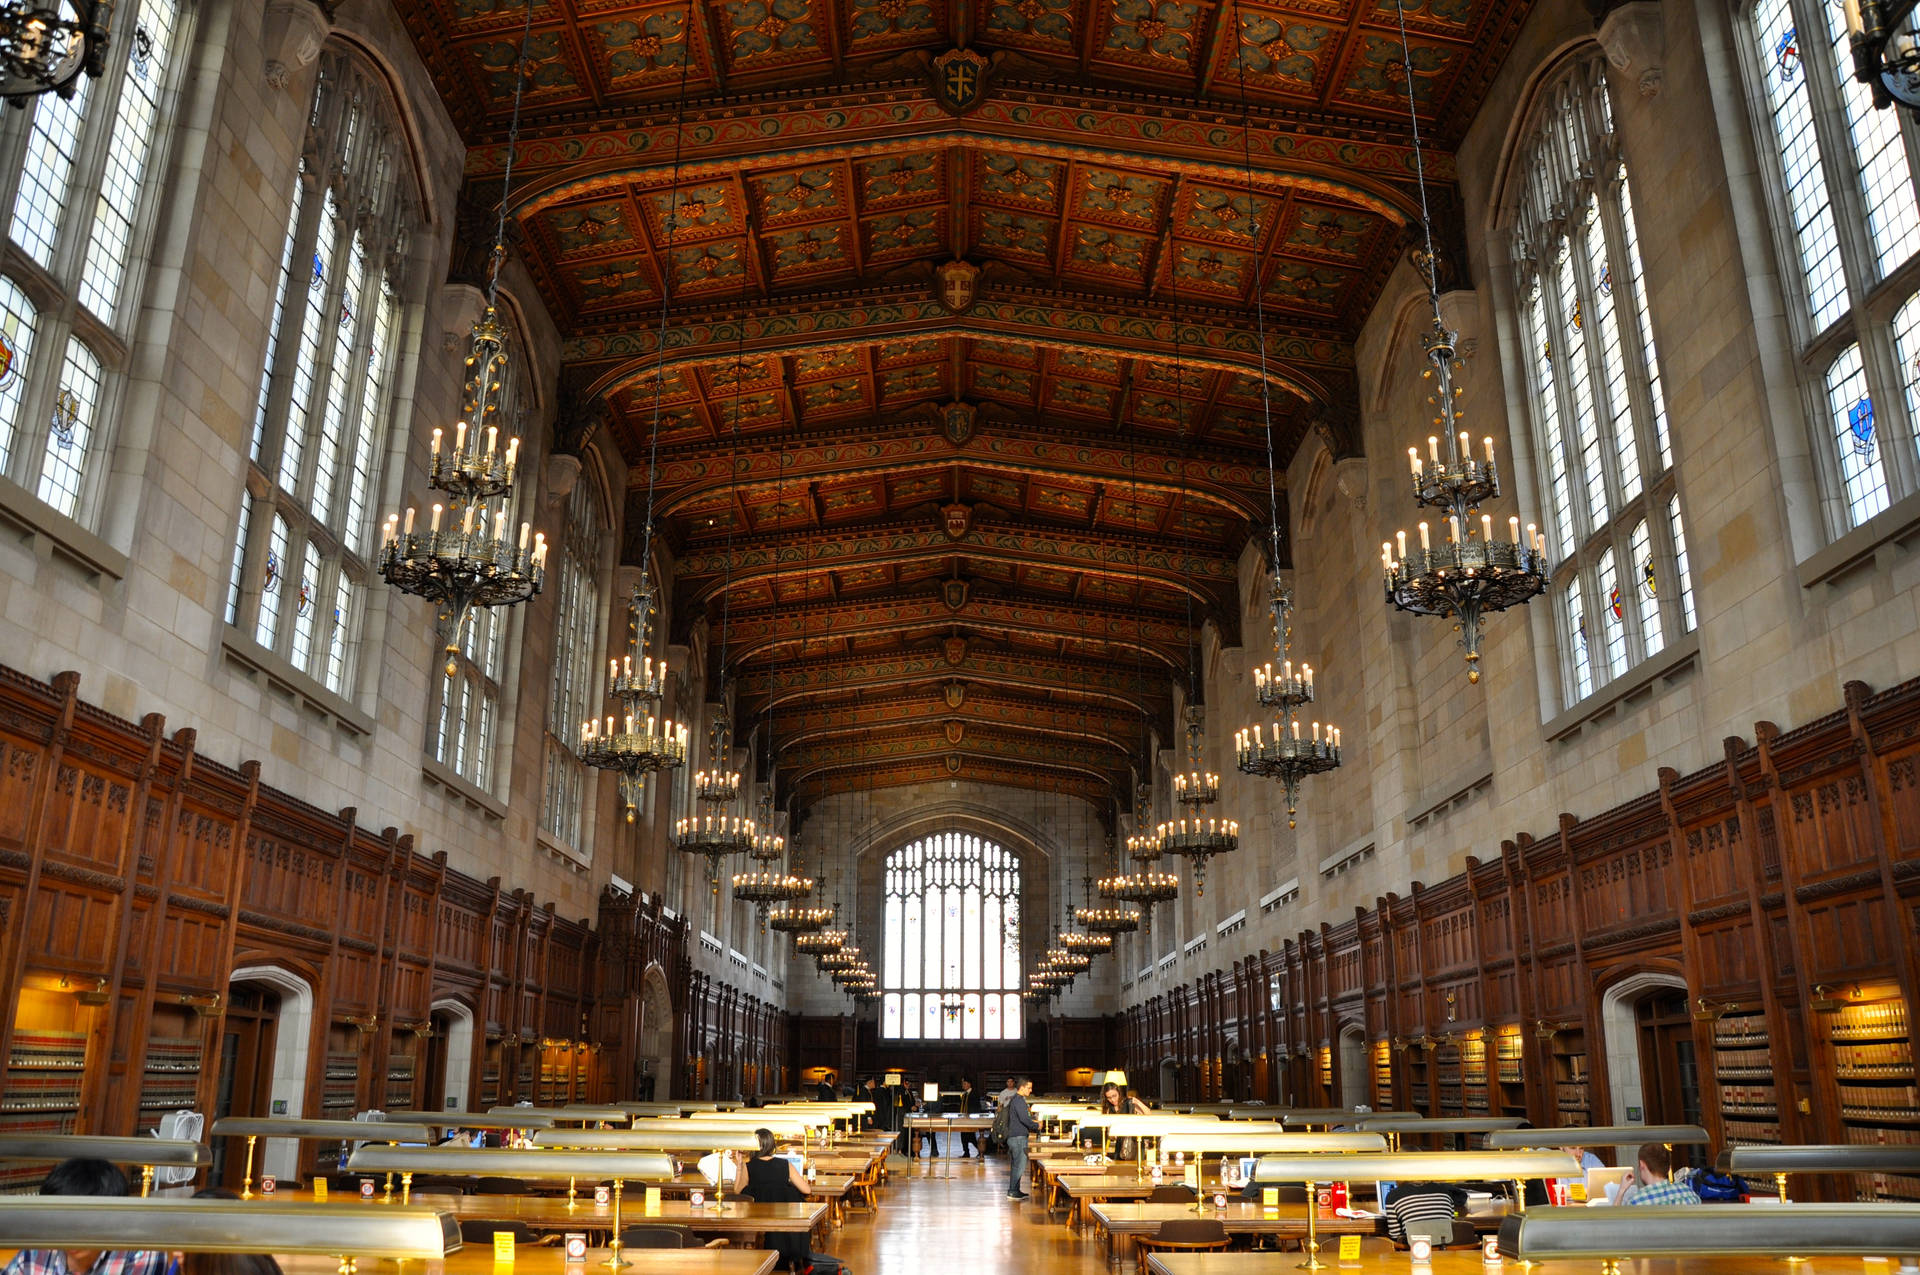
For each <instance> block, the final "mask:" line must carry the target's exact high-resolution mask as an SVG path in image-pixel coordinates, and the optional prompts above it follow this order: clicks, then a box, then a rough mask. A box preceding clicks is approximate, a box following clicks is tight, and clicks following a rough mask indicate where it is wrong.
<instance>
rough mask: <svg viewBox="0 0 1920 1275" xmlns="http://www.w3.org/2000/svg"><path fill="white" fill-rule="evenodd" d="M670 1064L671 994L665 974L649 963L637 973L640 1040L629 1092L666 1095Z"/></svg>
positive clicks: (644, 1096) (645, 1097)
mask: <svg viewBox="0 0 1920 1275" xmlns="http://www.w3.org/2000/svg"><path fill="white" fill-rule="evenodd" d="M672 1066H673V996H672V994H671V993H670V992H669V991H668V990H667V976H666V975H665V974H662V973H661V972H660V967H659V966H658V965H649V966H648V967H647V970H646V973H644V974H642V975H641V976H640V1042H639V1053H638V1056H637V1057H636V1058H635V1059H634V1071H635V1072H636V1074H635V1076H634V1077H633V1093H634V1097H635V1098H637V1099H638V1100H640V1101H641V1102H649V1101H652V1100H653V1099H655V1098H666V1097H669V1096H670V1095H669V1094H668V1093H667V1092H666V1089H667V1086H668V1084H669V1083H670V1081H669V1080H668V1076H669V1074H670V1071H671V1068H672Z"/></svg>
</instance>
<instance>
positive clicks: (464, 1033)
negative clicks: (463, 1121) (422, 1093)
mask: <svg viewBox="0 0 1920 1275" xmlns="http://www.w3.org/2000/svg"><path fill="white" fill-rule="evenodd" d="M429 1021H430V1022H431V1023H432V1025H433V1036H432V1038H431V1039H430V1040H429V1041H428V1048H427V1105H428V1107H429V1108H432V1109H434V1110H441V1111H465V1110H467V1082H468V1080H469V1078H470V1077H471V1076H472V1075H473V1011H472V1010H470V1009H468V1008H467V1007H466V1006H465V1005H462V1004H461V1003H460V1002H459V1001H456V1000H439V1001H435V1002H434V1003H433V1005H432V1007H431V1013H430V1014H429Z"/></svg>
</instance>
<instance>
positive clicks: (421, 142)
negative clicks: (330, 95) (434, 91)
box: [320, 12, 446, 226]
mask: <svg viewBox="0 0 1920 1275" xmlns="http://www.w3.org/2000/svg"><path fill="white" fill-rule="evenodd" d="M332 16H333V33H332V34H331V35H330V36H329V37H328V38H327V41H326V45H323V46H322V47H321V50H320V52H321V55H322V56H325V54H326V50H327V47H329V46H331V47H336V48H339V49H342V50H344V51H345V52H346V53H347V54H348V55H349V56H351V57H352V58H353V59H354V60H355V61H356V62H360V63H362V64H364V69H365V70H366V71H368V72H369V74H370V78H371V79H372V80H373V81H374V83H375V84H376V85H378V87H379V88H380V89H381V91H382V96H383V97H384V99H385V105H386V107H387V109H388V110H389V111H391V112H392V114H393V118H394V120H395V121H396V122H397V123H398V124H399V127H400V138H401V141H402V142H403V143H405V145H404V147H403V150H404V151H405V153H406V157H407V176H409V177H410V178H412V181H411V182H409V183H408V184H409V185H410V186H411V187H412V188H413V198H414V201H415V204H416V206H417V207H418V208H419V209H420V222H421V224H422V225H427V226H437V225H439V224H440V223H441V219H442V217H444V216H445V215H446V213H445V210H443V209H442V208H441V207H440V206H439V201H438V200H437V199H436V198H435V197H434V191H433V186H432V184H431V183H430V182H429V181H428V180H427V163H426V154H427V149H428V148H427V143H426V140H425V139H424V138H423V137H422V136H421V129H420V122H419V118H418V114H417V112H415V111H414V109H413V104H412V100H411V99H410V98H408V96H407V94H406V92H405V91H404V90H403V89H402V88H401V87H400V86H401V85H402V84H403V83H404V82H405V81H404V80H403V78H402V76H401V75H400V72H399V71H398V70H397V69H396V67H395V65H394V62H393V59H392V58H390V57H388V56H387V55H386V54H385V53H384V52H382V51H381V50H380V48H379V47H378V45H377V43H376V42H375V40H374V38H373V37H372V36H370V35H368V34H366V33H364V32H361V31H356V30H349V29H348V25H349V24H351V23H352V22H353V21H354V19H353V17H352V16H351V12H349V13H347V14H342V13H334V14H333V15H332ZM408 53H409V55H411V54H412V46H411V45H409V46H408ZM422 83H423V84H424V83H425V81H422ZM432 109H433V110H435V111H438V110H440V109H441V104H440V102H439V100H438V99H435V100H434V102H433V107H432Z"/></svg>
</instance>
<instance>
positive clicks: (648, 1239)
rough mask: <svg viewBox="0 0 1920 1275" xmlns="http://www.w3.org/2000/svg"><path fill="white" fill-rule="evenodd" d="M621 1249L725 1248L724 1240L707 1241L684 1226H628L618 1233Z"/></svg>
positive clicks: (725, 1242)
mask: <svg viewBox="0 0 1920 1275" xmlns="http://www.w3.org/2000/svg"><path fill="white" fill-rule="evenodd" d="M620 1246H621V1247H622V1248H725V1247H727V1241H726V1240H724V1239H718V1240H707V1241H705V1242H704V1243H703V1242H702V1241H701V1239H700V1237H698V1236H697V1235H695V1234H694V1233H693V1232H692V1231H689V1230H688V1229H687V1228H686V1227H684V1226H659V1225H651V1224H650V1225H646V1226H629V1227H626V1228H625V1229H623V1230H622V1231H621V1232H620Z"/></svg>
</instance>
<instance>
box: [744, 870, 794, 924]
mask: <svg viewBox="0 0 1920 1275" xmlns="http://www.w3.org/2000/svg"><path fill="white" fill-rule="evenodd" d="M812 893H813V880H812V878H810V877H797V876H794V875H793V874H792V873H791V872H781V871H779V870H777V869H759V870H756V871H752V872H736V873H734V874H733V897H734V898H736V899H739V900H740V901H741V902H742V903H751V904H753V910H754V912H755V913H756V914H757V915H758V916H759V918H760V928H761V929H762V930H765V929H766V928H767V909H768V908H770V907H772V906H773V905H774V904H776V903H785V902H787V901H788V900H790V899H803V898H805V897H806V896H807V895H809V894H812Z"/></svg>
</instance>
